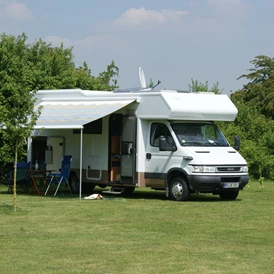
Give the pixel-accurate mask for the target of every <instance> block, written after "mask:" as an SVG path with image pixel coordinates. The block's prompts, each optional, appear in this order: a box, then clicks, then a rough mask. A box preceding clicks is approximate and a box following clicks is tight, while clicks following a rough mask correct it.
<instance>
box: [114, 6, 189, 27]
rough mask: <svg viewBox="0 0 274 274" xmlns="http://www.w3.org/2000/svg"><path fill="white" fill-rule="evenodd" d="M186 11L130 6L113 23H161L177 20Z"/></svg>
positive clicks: (134, 25)
mask: <svg viewBox="0 0 274 274" xmlns="http://www.w3.org/2000/svg"><path fill="white" fill-rule="evenodd" d="M187 14H188V12H187V11H183V10H170V9H163V10H160V11H157V10H147V9H145V8H139V9H135V8H131V9H128V10H126V11H125V12H124V13H123V14H122V15H121V17H119V18H118V19H116V20H115V21H114V23H115V24H116V25H118V26H121V27H124V28H130V27H139V26H146V27H148V26H149V25H159V24H160V25H163V24H166V23H169V22H179V21H181V20H182V18H183V17H184V16H185V15H187Z"/></svg>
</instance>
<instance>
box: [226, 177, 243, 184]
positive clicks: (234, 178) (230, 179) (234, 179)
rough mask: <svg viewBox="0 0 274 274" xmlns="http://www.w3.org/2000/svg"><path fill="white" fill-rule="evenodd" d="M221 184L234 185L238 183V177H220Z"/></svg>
mask: <svg viewBox="0 0 274 274" xmlns="http://www.w3.org/2000/svg"><path fill="white" fill-rule="evenodd" d="M221 182H222V183H236V182H240V177H221Z"/></svg>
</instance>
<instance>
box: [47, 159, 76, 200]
mask: <svg viewBox="0 0 274 274" xmlns="http://www.w3.org/2000/svg"><path fill="white" fill-rule="evenodd" d="M71 160H72V156H71V155H65V156H64V158H63V160H62V167H61V170H60V173H51V174H50V175H49V178H50V180H49V183H48V187H47V189H46V191H45V194H44V196H46V195H47V193H48V191H49V189H50V186H51V185H52V184H57V188H56V190H55V193H54V196H56V194H57V192H58V190H59V187H60V185H61V184H62V183H66V184H67V186H68V188H69V190H70V192H71V193H72V191H71V188H70V185H69V181H68V179H69V174H70V164H71Z"/></svg>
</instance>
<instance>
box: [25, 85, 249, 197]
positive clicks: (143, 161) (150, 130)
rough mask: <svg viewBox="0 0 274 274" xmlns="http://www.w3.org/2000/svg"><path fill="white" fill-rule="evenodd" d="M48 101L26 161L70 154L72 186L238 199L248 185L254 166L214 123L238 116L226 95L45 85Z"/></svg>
mask: <svg viewBox="0 0 274 274" xmlns="http://www.w3.org/2000/svg"><path fill="white" fill-rule="evenodd" d="M36 96H37V102H36V108H38V107H42V112H41V115H40V117H39V119H38V121H37V124H36V127H35V130H34V133H33V137H32V138H30V139H29V142H28V160H29V161H31V162H32V163H34V162H35V161H36V160H37V161H38V162H39V164H40V167H42V166H43V167H42V168H47V169H51V170H54V169H56V170H57V169H59V168H60V163H61V159H62V157H63V155H72V162H71V173H70V184H71V188H72V189H73V190H74V191H75V192H77V191H79V190H80V192H81V191H82V184H83V186H90V188H94V187H95V186H96V185H99V186H101V187H105V186H110V187H111V188H110V190H109V192H111V193H121V192H131V191H133V190H134V188H135V187H150V188H152V189H156V190H165V192H166V196H167V197H170V198H171V199H173V200H177V201H182V200H187V199H188V197H189V195H190V194H191V193H194V192H201V193H213V194H218V195H220V197H221V198H223V199H230V200H233V199H236V198H237V195H238V192H239V190H241V189H243V188H244V186H245V185H246V184H247V183H248V180H249V177H248V166H247V163H246V161H245V160H244V158H243V157H242V156H241V155H240V154H239V152H238V151H237V148H236V147H237V146H238V145H239V143H238V142H236V143H235V146H234V147H232V146H230V144H229V143H228V142H227V140H226V139H225V137H224V135H223V134H222V132H221V131H220V130H219V129H218V127H217V126H216V125H215V123H214V121H233V120H234V119H235V117H236V115H237V109H236V107H235V106H234V104H233V103H232V102H231V100H230V99H229V97H228V96H227V95H222V94H214V93H188V92H181V91H178V90H154V89H151V90H146V89H145V90H139V91H114V92H106V91H88V90H81V89H73V90H40V91H38V92H37V94H36Z"/></svg>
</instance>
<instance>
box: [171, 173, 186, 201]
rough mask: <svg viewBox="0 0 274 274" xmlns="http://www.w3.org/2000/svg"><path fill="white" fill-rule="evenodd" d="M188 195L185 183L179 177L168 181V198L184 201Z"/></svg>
mask: <svg viewBox="0 0 274 274" xmlns="http://www.w3.org/2000/svg"><path fill="white" fill-rule="evenodd" d="M188 197H189V189H188V187H187V183H186V182H185V180H184V179H183V178H181V177H177V178H175V179H173V180H172V181H171V183H170V198H171V200H174V201H186V200H187V199H188Z"/></svg>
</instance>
